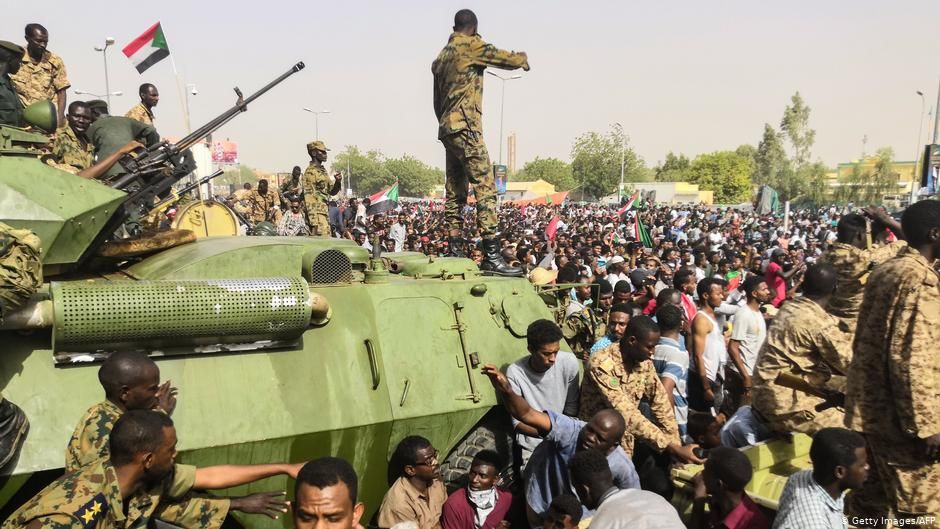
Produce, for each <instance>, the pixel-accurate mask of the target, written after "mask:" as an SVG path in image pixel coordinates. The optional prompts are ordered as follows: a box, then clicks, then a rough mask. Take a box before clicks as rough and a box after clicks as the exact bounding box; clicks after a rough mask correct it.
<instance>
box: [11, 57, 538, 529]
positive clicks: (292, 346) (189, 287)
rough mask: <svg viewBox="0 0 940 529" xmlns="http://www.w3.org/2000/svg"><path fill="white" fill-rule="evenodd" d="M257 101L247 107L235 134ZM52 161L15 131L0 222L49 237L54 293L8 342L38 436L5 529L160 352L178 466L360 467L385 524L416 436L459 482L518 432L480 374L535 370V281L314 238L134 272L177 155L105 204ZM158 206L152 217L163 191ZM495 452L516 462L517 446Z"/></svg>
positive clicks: (49, 288)
mask: <svg viewBox="0 0 940 529" xmlns="http://www.w3.org/2000/svg"><path fill="white" fill-rule="evenodd" d="M301 66H302V65H301ZM289 73H290V72H288V74H289ZM286 75H287V74H286ZM269 86H270V85H269ZM257 95H259V94H255V95H254V96H252V97H251V98H248V99H245V100H242V99H241V98H239V103H238V104H237V105H236V107H233V109H234V110H236V112H233V115H234V113H237V112H241V111H243V110H244V108H245V105H247V102H249V101H251V100H252V99H253V98H254V97H256V96H257ZM220 118H225V119H220V120H217V121H216V120H214V122H213V123H216V124H218V123H224V122H225V121H227V119H231V117H227V118H226V114H223V116H220ZM219 126H221V125H219ZM209 128H211V127H209ZM216 128H217V127H216ZM206 130H208V129H206ZM203 132H204V131H203ZM44 141H45V137H44V136H41V135H36V134H32V133H30V132H28V131H25V130H22V129H15V128H10V127H2V128H0V221H2V222H4V223H6V224H9V225H11V226H13V227H16V228H29V229H31V230H33V231H34V232H35V233H36V234H37V235H38V236H39V237H40V239H41V241H42V261H43V272H44V276H45V284H44V286H43V288H42V289H41V291H40V292H39V293H37V294H36V295H35V296H34V298H33V299H32V300H31V301H30V302H29V303H28V304H27V305H25V306H23V307H22V308H20V309H18V310H17V311H16V312H13V313H11V314H8V315H7V316H6V317H5V318H4V321H3V323H2V327H0V343H2V344H3V346H2V351H3V352H2V359H0V388H2V392H3V395H4V397H6V398H7V399H9V400H10V401H12V402H14V403H16V404H17V405H19V406H20V407H21V408H22V409H23V410H24V411H25V413H26V415H27V416H28V418H29V421H30V424H31V429H30V431H29V434H28V437H27V439H26V442H25V445H24V446H23V448H22V450H21V451H20V453H19V455H18V459H17V460H16V461H13V462H12V463H11V464H10V465H8V467H7V468H6V469H4V475H5V477H4V478H3V481H2V488H0V505H2V506H3V507H2V514H3V518H5V517H6V516H7V515H8V514H9V513H10V512H12V510H13V509H15V508H16V507H18V506H19V505H20V504H22V503H23V502H24V501H26V500H27V499H28V498H29V497H30V496H31V495H32V494H34V493H35V492H36V491H38V490H39V489H40V488H41V487H42V486H44V485H46V484H47V483H49V482H50V481H51V480H52V479H54V478H55V477H56V476H58V475H59V474H60V473H61V472H62V468H63V466H64V455H65V447H66V444H67V443H68V440H69V437H70V435H71V433H72V431H73V429H74V427H75V425H76V423H77V421H78V419H79V418H80V417H81V416H82V414H83V413H84V411H85V410H86V409H87V408H88V407H90V406H91V405H93V404H95V403H97V402H100V401H101V400H103V398H104V395H103V392H102V390H101V388H100V385H99V383H98V381H97V371H98V367H99V363H100V361H101V360H102V359H103V358H105V357H106V355H108V354H109V353H112V352H114V351H121V350H140V351H145V352H146V353H148V354H150V355H151V356H152V357H153V358H154V359H155V360H156V361H157V363H158V365H159V366H160V369H161V374H162V377H163V379H165V380H166V379H169V380H172V381H173V385H175V386H177V387H178V388H179V404H178V406H177V408H176V411H175V413H174V420H175V422H176V425H177V428H178V435H179V440H180V441H179V443H180V444H179V446H180V450H181V453H180V456H179V460H180V461H182V462H186V463H191V464H196V465H200V466H203V465H213V464H222V463H243V464H249V463H265V462H273V461H291V462H299V461H304V460H308V459H311V458H315V457H319V456H324V455H335V456H339V457H343V458H346V459H348V460H349V461H350V462H351V463H352V464H353V465H354V467H355V468H356V470H357V471H358V472H359V474H360V478H361V492H362V496H363V500H364V501H365V503H366V504H367V506H368V510H369V512H370V513H371V512H373V511H374V510H375V509H376V508H377V507H378V505H379V502H380V501H381V497H382V494H383V493H384V491H385V488H386V468H387V462H388V459H389V456H390V454H391V452H392V451H393V450H394V447H395V445H396V444H397V442H398V441H399V440H400V439H401V438H403V437H404V436H406V435H411V434H419V435H423V436H425V437H427V438H429V439H430V440H431V441H432V442H433V443H434V445H435V446H436V447H437V448H438V449H439V450H440V451H441V453H443V454H450V456H448V458H447V459H446V461H445V462H444V465H443V467H444V468H443V470H444V472H445V474H447V475H456V474H457V473H459V472H460V471H462V470H465V469H466V467H467V466H468V465H469V457H468V456H471V455H472V454H473V453H474V451H475V450H478V449H479V448H480V447H482V446H486V445H489V446H490V447H493V439H494V437H495V436H494V431H498V430H500V429H501V428H508V427H509V425H508V420H506V419H505V417H497V415H498V414H496V413H495V411H494V407H495V405H496V400H495V396H494V393H493V392H492V390H491V388H490V387H489V384H488V383H487V379H486V378H485V377H484V376H482V375H480V374H479V372H478V366H480V365H481V364H482V363H494V364H497V365H501V366H504V365H506V364H508V363H510V362H511V361H513V360H515V359H517V358H518V357H519V356H521V355H522V354H525V340H524V337H525V332H526V327H527V325H528V324H529V323H530V322H531V321H533V320H534V319H537V318H542V317H550V314H549V311H548V309H547V308H546V306H545V305H544V303H543V302H542V301H541V299H540V298H539V296H538V295H537V293H536V292H535V291H534V290H533V288H532V287H531V286H530V285H529V284H528V283H527V282H526V281H525V280H524V279H508V278H497V277H485V276H483V275H481V273H480V271H479V270H478V268H477V267H476V265H475V264H474V263H473V262H472V261H470V260H468V259H459V258H442V259H437V258H429V257H427V256H425V255H423V254H417V253H398V254H386V255H382V256H379V255H371V254H370V253H368V252H367V251H366V250H364V249H363V248H361V247H359V246H357V245H355V244H354V243H352V242H351V241H344V240H337V239H325V238H312V237H290V238H288V237H208V238H199V239H192V238H184V239H182V241H181V240H174V239H173V238H171V240H170V242H167V241H166V240H159V241H158V244H142V245H141V244H138V245H133V248H134V250H133V251H127V247H124V252H125V253H123V254H122V253H121V251H115V250H114V246H113V245H114V244H117V245H118V246H120V245H121V244H125V242H124V241H114V240H112V239H113V237H112V234H113V233H114V231H115V227H118V226H120V225H121V223H122V222H123V221H124V220H125V217H126V214H127V210H128V208H129V207H130V206H135V204H133V201H134V200H138V201H143V199H142V198H141V197H144V198H146V197H147V193H146V191H147V189H146V188H147V187H148V186H151V187H152V185H151V184H153V182H156V181H159V182H163V183H165V182H170V181H171V180H172V179H170V178H167V179H164V176H163V175H164V174H166V173H160V172H158V171H155V170H154V169H153V168H154V167H156V165H155V164H151V165H150V166H149V169H148V166H147V163H150V162H148V159H150V161H152V159H153V158H155V157H158V156H163V157H164V158H163V159H164V161H165V162H167V163H169V164H170V165H171V166H172V164H175V163H176V161H175V160H176V158H177V156H178V155H179V151H178V150H174V149H173V147H174V146H165V145H164V146H163V147H161V149H163V151H161V152H156V151H151V152H146V153H139V155H138V156H137V157H136V158H135V160H133V163H132V164H131V165H130V166H129V167H132V169H133V170H131V171H129V174H131V173H134V172H136V174H145V175H147V174H149V175H150V178H149V179H147V178H143V179H140V180H138V181H136V185H135V186H127V185H126V184H127V183H128V182H129V181H130V179H122V182H118V183H114V184H112V185H105V184H102V183H99V182H97V181H91V180H86V179H84V178H81V177H79V176H76V175H73V174H70V173H67V172H64V171H60V170H58V169H55V168H53V167H50V166H49V165H46V164H44V163H43V162H42V161H41V160H40V159H39V156H38V155H37V152H36V150H35V147H36V146H37V145H39V144H41V143H42V142H44ZM148 157H149V158H148ZM133 164H136V165H133ZM164 165H166V164H164ZM171 169H172V167H171ZM147 170H149V171H150V172H149V173H147V172H146V171H147ZM171 172H172V171H171ZM150 193H151V194H150V200H151V202H150V203H151V204H152V197H153V196H154V194H156V195H157V196H159V193H160V189H150ZM137 205H139V204H137ZM135 207H136V206H135ZM183 241H189V242H183ZM181 242H182V243H181ZM500 438H501V439H505V440H506V441H507V442H508V439H509V438H508V436H506V435H502V436H500ZM496 448H497V449H499V450H500V451H501V452H502V453H503V454H505V455H506V456H507V459H508V455H509V454H508V449H507V445H506V444H500V446H497V447H496ZM279 489H283V490H290V489H289V487H288V483H287V481H286V478H272V479H270V480H266V481H263V482H260V483H256V484H253V485H251V486H248V487H243V488H240V489H238V490H233V491H231V493H233V494H246V493H249V492H257V491H262V490H279ZM0 519H2V518H0ZM239 521H241V522H243V523H244V524H245V525H246V526H249V527H262V526H270V527H273V526H277V525H280V524H282V523H287V522H286V521H285V520H280V521H273V520H269V519H267V518H266V517H261V516H253V517H247V518H244V519H241V520H239Z"/></svg>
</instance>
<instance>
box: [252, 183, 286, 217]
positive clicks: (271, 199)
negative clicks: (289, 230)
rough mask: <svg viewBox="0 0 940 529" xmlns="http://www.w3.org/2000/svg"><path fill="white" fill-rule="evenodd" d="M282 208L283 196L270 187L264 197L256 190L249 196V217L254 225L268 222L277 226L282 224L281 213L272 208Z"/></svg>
mask: <svg viewBox="0 0 940 529" xmlns="http://www.w3.org/2000/svg"><path fill="white" fill-rule="evenodd" d="M280 206H281V195H280V193H278V192H277V190H276V189H274V188H270V187H269V188H268V192H267V193H265V194H264V195H262V194H261V193H260V192H258V190H257V189H255V190H253V191H252V192H251V195H249V196H248V207H249V213H248V216H249V218H250V219H251V222H253V223H254V224H257V223H259V222H264V221H267V222H270V223H271V224H274V225H275V226H277V225H278V224H279V223H280V222H281V211H280V209H277V210H273V209H272V208H274V207H277V208H280Z"/></svg>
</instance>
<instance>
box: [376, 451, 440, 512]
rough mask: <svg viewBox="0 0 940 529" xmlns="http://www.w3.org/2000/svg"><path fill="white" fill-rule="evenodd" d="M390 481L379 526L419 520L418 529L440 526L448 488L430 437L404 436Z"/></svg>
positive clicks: (391, 463) (380, 508) (383, 500)
mask: <svg viewBox="0 0 940 529" xmlns="http://www.w3.org/2000/svg"><path fill="white" fill-rule="evenodd" d="M389 481H391V482H392V483H391V488H389V489H388V492H386V493H385V498H383V499H382V506H381V507H379V512H378V526H379V527H381V528H382V529H388V528H390V527H392V526H393V525H395V524H397V523H401V522H416V523H417V524H418V529H440V527H441V512H442V510H443V508H444V502H445V501H447V489H445V488H444V483H443V482H442V481H441V478H440V468H439V466H438V462H437V450H435V449H434V447H433V446H432V445H431V442H430V441H428V440H427V439H425V438H424V437H421V436H419V435H412V436H409V437H405V438H404V439H402V440H401V442H400V443H398V446H397V447H396V448H395V453H394V454H392V459H391V461H390V462H389Z"/></svg>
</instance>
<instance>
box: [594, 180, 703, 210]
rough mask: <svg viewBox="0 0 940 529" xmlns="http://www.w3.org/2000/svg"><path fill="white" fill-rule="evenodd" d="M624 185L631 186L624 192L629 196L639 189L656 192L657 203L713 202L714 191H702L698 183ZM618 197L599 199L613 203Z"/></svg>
mask: <svg viewBox="0 0 940 529" xmlns="http://www.w3.org/2000/svg"><path fill="white" fill-rule="evenodd" d="M626 185H628V186H630V187H632V188H633V191H628V192H625V195H626V196H630V195H631V194H632V193H633V192H635V191H640V192H641V193H642V194H643V195H646V194H647V193H649V192H650V191H653V192H655V194H656V203H657V204H707V205H711V204H713V203H714V202H715V193H714V192H712V191H703V190H701V189H699V188H698V184H690V183H688V182H628V183H627V184H626ZM617 200H618V197H617V195H616V194H613V195H609V196H606V197H604V198H603V199H602V200H601V201H602V202H605V203H615V202H617Z"/></svg>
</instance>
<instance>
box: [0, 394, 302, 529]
mask: <svg viewBox="0 0 940 529" xmlns="http://www.w3.org/2000/svg"><path fill="white" fill-rule="evenodd" d="M176 442H177V439H176V428H174V426H173V420H172V419H170V417H169V416H168V415H166V414H165V413H162V412H158V411H151V410H131V411H128V412H127V413H125V414H124V415H122V416H121V418H120V419H118V420H117V422H116V423H115V424H114V429H113V430H112V432H111V436H110V440H109V443H110V446H111V453H110V456H109V457H107V458H104V459H99V460H97V461H95V462H93V463H91V464H89V465H87V466H85V467H82V468H81V469H80V470H77V471H73V472H67V473H66V474H65V475H64V476H62V477H60V478H59V479H57V480H55V481H53V482H52V484H51V485H49V486H48V487H46V488H45V489H43V490H42V491H40V492H39V494H37V495H36V496H34V497H33V498H32V499H31V500H30V501H28V502H27V503H26V504H24V505H23V506H22V507H20V508H19V509H17V510H16V512H14V513H13V514H12V515H11V516H10V517H9V518H8V519H7V521H6V522H4V524H3V529H21V528H22V529H25V528H35V527H96V528H97V529H114V528H118V527H144V526H146V525H147V524H148V523H149V522H150V519H151V518H154V517H158V516H159V515H160V512H161V510H162V509H163V508H164V507H165V505H166V502H168V501H172V500H173V499H176V498H180V497H182V496H184V495H185V494H187V493H188V492H190V491H192V490H194V489H198V490H206V489H208V490H212V489H225V488H229V487H237V486H240V485H245V484H247V483H251V482H254V481H257V480H259V479H264V478H268V477H271V476H277V475H281V474H286V475H288V476H290V477H292V478H296V477H297V472H298V471H299V470H300V467H301V466H302V464H286V463H277V464H269V465H222V466H216V467H206V468H196V467H194V466H190V465H179V464H176V462H175V461H176ZM281 512H286V509H285V508H280V507H275V506H274V505H271V506H270V507H269V508H268V510H267V512H266V514H268V515H269V516H271V517H272V518H276V517H277V516H278V514H279V513H281Z"/></svg>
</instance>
